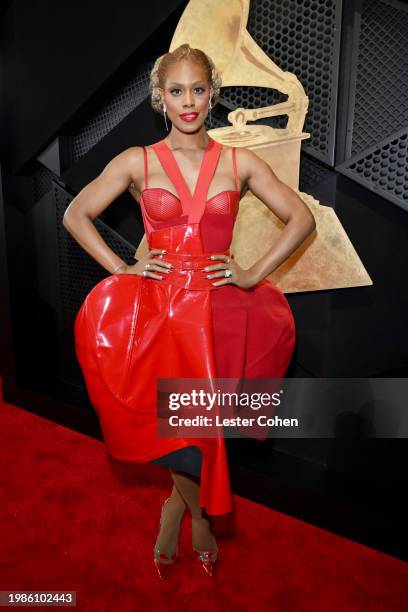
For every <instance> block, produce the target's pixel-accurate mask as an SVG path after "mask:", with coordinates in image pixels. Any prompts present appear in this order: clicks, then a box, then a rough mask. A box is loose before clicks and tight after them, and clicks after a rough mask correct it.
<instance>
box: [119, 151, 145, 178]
mask: <svg viewBox="0 0 408 612" xmlns="http://www.w3.org/2000/svg"><path fill="white" fill-rule="evenodd" d="M120 157H121V158H122V160H123V163H124V164H125V165H126V166H127V168H128V172H129V174H130V177H131V179H132V183H135V184H136V185H137V184H138V183H139V182H140V181H141V180H142V178H143V176H144V159H143V158H144V155H143V147H141V146H136V145H135V146H133V147H128V148H127V149H125V150H124V151H122V153H121V154H120Z"/></svg>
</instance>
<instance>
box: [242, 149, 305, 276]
mask: <svg viewBox="0 0 408 612" xmlns="http://www.w3.org/2000/svg"><path fill="white" fill-rule="evenodd" d="M237 153H238V155H237V164H238V165H239V166H240V167H241V169H242V172H243V174H244V178H245V179H246V181H247V184H248V187H249V189H250V190H251V192H252V193H253V194H254V195H255V196H256V197H257V198H259V199H260V200H261V202H264V204H265V205H266V206H267V207H268V208H269V209H270V210H271V211H272V212H273V213H274V214H275V215H276V216H277V217H278V218H279V219H280V220H281V221H282V222H283V223H285V225H286V227H285V228H284V229H283V231H282V232H281V234H280V235H279V237H278V238H277V240H276V241H275V242H274V244H273V246H272V247H271V248H270V249H269V251H267V253H265V255H263V257H261V259H259V260H258V261H257V262H256V263H255V264H254V265H253V266H251V268H250V271H251V273H252V275H253V278H254V279H255V282H258V281H259V280H261V279H263V278H265V277H266V276H268V275H269V274H271V273H272V272H273V271H274V270H275V269H276V268H277V267H278V266H279V265H280V264H281V263H283V262H284V261H285V260H286V259H287V258H288V257H290V255H292V253H293V252H294V251H296V249H297V248H298V247H299V245H301V244H302V242H303V241H304V240H305V239H306V238H307V237H308V236H309V234H311V233H312V232H313V231H314V230H315V228H316V221H315V218H314V216H313V215H312V213H311V212H310V210H309V208H308V207H307V206H306V204H305V203H304V202H303V201H302V200H301V198H300V197H299V196H298V195H297V193H296V192H295V191H293V189H291V188H290V187H288V185H286V184H285V183H283V182H282V181H281V180H279V179H278V177H277V176H276V174H275V173H274V172H273V170H272V169H271V167H270V166H269V165H268V164H267V163H266V162H265V161H264V160H263V159H261V158H260V157H258V156H257V155H256V154H255V153H253V151H251V150H249V149H238V151H237ZM238 156H239V157H238Z"/></svg>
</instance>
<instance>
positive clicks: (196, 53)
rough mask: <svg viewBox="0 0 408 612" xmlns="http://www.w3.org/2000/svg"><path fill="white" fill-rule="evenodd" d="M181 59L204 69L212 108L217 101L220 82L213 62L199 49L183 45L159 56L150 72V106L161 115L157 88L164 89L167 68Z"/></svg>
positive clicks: (186, 44) (161, 103)
mask: <svg viewBox="0 0 408 612" xmlns="http://www.w3.org/2000/svg"><path fill="white" fill-rule="evenodd" d="M182 59H189V60H191V61H193V62H197V64H200V65H201V66H202V67H203V68H204V70H205V74H206V77H207V80H208V82H209V84H210V87H211V89H212V91H213V93H212V98H211V104H212V106H213V107H214V106H215V105H216V104H217V102H218V100H219V97H220V89H221V84H222V80H221V76H220V74H219V72H218V71H217V69H216V67H215V65H214V62H213V61H212V59H211V58H210V57H209V56H208V55H207V54H206V53H204V51H201V49H194V48H192V47H190V45H189V44H188V43H184V44H182V45H180V46H179V47H177V49H174V51H171V52H170V51H169V52H168V53H164V54H163V55H160V57H158V58H157V60H156V61H155V63H154V66H153V68H152V70H151V72H150V83H149V91H150V101H151V105H152V107H153V109H154V110H155V111H156V112H158V113H160V114H161V115H163V114H164V113H163V98H162V94H161V93H160V90H159V87H161V88H162V89H164V82H165V79H166V74H167V69H168V68H169V66H172V65H173V64H176V63H177V62H178V61H180V60H182Z"/></svg>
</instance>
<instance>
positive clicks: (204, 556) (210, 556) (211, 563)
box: [192, 519, 218, 576]
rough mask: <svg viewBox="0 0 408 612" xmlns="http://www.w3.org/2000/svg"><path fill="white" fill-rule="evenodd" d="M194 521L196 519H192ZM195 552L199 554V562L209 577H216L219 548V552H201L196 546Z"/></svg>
mask: <svg viewBox="0 0 408 612" xmlns="http://www.w3.org/2000/svg"><path fill="white" fill-rule="evenodd" d="M192 520H194V519H192ZM193 550H195V551H196V552H198V553H199V554H198V557H197V561H200V562H201V565H202V566H203V568H204V570H205V571H206V572H207V574H208V575H209V576H213V575H214V569H215V563H216V561H217V558H218V548H217V550H199V549H198V548H196V547H195V546H193Z"/></svg>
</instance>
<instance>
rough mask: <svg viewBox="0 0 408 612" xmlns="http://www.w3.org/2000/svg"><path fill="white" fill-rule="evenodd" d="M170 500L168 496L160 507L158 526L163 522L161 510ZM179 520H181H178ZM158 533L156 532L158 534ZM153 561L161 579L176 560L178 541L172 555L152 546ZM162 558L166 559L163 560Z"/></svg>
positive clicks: (166, 574)
mask: <svg viewBox="0 0 408 612" xmlns="http://www.w3.org/2000/svg"><path fill="white" fill-rule="evenodd" d="M169 500H170V497H168V498H167V499H166V500H165V501H164V503H163V505H162V509H161V516H160V527H161V525H162V522H163V510H164V506H165V505H166V504H167V502H168V501H169ZM180 522H181V521H180ZM160 527H159V532H160ZM158 535H159V534H157V536H158ZM153 555H154V556H153V561H154V564H155V566H156V568H157V572H158V574H159V577H160V578H161V579H162V580H163V579H164V578H166V576H168V573H169V570H170V566H171V565H174V563H175V562H176V561H177V559H178V543H177V546H176V552H174V553H173V554H172V555H168V554H166V553H164V552H162V551H161V550H160V549H159V548H157V547H156V546H155V547H154V548H153ZM164 559H165V560H166V561H167V563H166V562H163V561H164Z"/></svg>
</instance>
